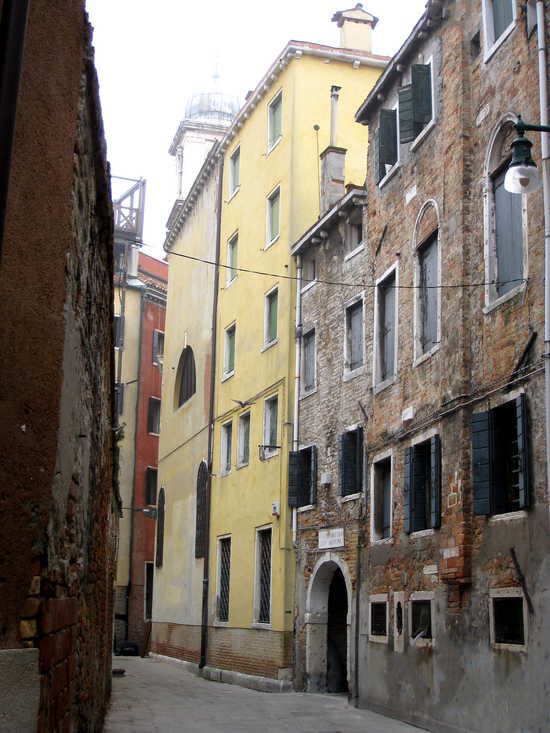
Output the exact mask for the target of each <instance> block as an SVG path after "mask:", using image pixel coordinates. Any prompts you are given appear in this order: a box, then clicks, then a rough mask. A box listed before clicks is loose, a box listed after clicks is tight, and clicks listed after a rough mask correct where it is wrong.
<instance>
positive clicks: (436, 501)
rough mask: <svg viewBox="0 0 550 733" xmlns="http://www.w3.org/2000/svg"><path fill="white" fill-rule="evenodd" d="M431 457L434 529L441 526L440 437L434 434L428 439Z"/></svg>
mask: <svg viewBox="0 0 550 733" xmlns="http://www.w3.org/2000/svg"><path fill="white" fill-rule="evenodd" d="M430 458H431V474H432V475H431V481H430V486H431V491H432V495H431V501H430V507H431V518H430V519H431V522H430V526H431V527H433V528H434V529H439V527H441V438H440V437H439V435H434V436H433V438H432V439H431V441H430Z"/></svg>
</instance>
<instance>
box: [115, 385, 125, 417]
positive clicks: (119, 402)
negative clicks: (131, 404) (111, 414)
mask: <svg viewBox="0 0 550 733" xmlns="http://www.w3.org/2000/svg"><path fill="white" fill-rule="evenodd" d="M115 410H116V414H117V415H122V413H123V412H124V384H123V383H122V382H117V383H116V384H115Z"/></svg>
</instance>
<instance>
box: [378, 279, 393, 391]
mask: <svg viewBox="0 0 550 733" xmlns="http://www.w3.org/2000/svg"><path fill="white" fill-rule="evenodd" d="M395 294H396V273H395V270H393V271H392V272H391V273H390V274H389V275H388V276H387V277H386V278H385V279H383V280H382V282H380V283H379V284H378V285H377V286H376V306H375V309H376V317H377V323H376V327H377V344H376V360H377V363H376V370H375V375H376V382H377V383H378V384H383V383H385V382H387V381H389V380H390V379H393V378H394V377H395V373H396V353H395V351H396V349H395V347H396V343H395V342H396V320H397V318H396V316H397V314H396V297H395Z"/></svg>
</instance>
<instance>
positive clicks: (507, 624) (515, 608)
mask: <svg viewBox="0 0 550 733" xmlns="http://www.w3.org/2000/svg"><path fill="white" fill-rule="evenodd" d="M489 593H490V603H489V625H490V634H491V644H492V646H493V648H494V649H507V650H508V651H521V650H523V649H526V646H527V618H528V616H527V608H526V605H527V604H526V602H525V598H524V595H523V592H522V590H521V588H497V589H492V590H490V591H489Z"/></svg>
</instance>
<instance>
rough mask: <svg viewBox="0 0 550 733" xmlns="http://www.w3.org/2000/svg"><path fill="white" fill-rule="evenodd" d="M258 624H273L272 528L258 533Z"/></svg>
mask: <svg viewBox="0 0 550 733" xmlns="http://www.w3.org/2000/svg"><path fill="white" fill-rule="evenodd" d="M256 573H257V578H256V604H257V608H256V622H257V623H259V624H269V623H270V622H271V527H268V528H267V529H260V530H258V531H257V533H256Z"/></svg>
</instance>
